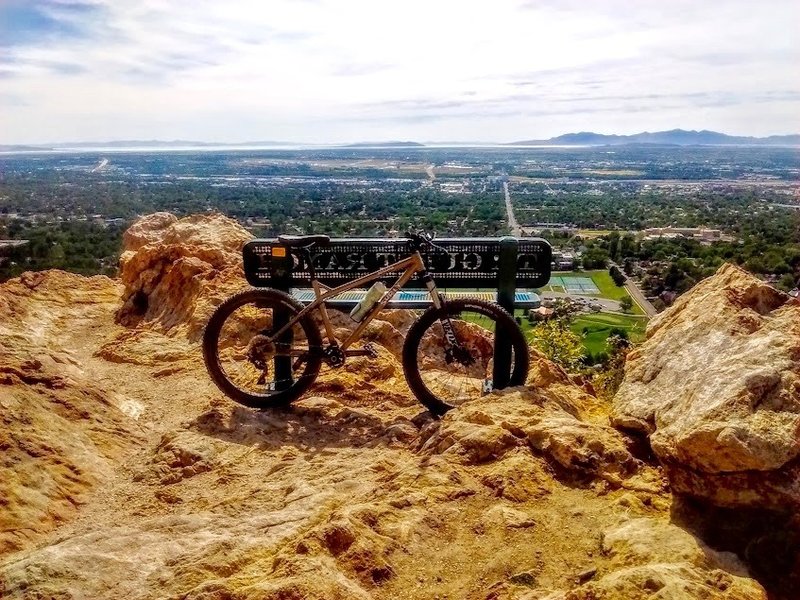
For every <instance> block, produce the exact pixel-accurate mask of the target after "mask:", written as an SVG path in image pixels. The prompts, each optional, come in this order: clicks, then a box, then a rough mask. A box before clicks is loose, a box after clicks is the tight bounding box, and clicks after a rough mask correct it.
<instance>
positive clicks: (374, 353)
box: [364, 342, 378, 358]
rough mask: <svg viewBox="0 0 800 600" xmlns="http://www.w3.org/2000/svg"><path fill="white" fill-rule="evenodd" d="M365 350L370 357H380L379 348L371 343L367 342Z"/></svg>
mask: <svg viewBox="0 0 800 600" xmlns="http://www.w3.org/2000/svg"><path fill="white" fill-rule="evenodd" d="M364 351H365V352H366V353H367V356H369V357H370V358H378V349H377V348H376V347H375V346H373V345H372V344H371V343H369V342H367V343H366V344H364Z"/></svg>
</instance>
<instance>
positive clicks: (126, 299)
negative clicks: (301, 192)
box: [117, 213, 252, 339]
mask: <svg viewBox="0 0 800 600" xmlns="http://www.w3.org/2000/svg"><path fill="white" fill-rule="evenodd" d="M251 237H252V235H251V234H250V233H248V232H247V231H246V230H245V229H243V228H242V227H241V226H240V225H239V224H238V223H236V221H234V220H232V219H229V218H227V217H225V216H223V215H220V214H216V213H214V214H206V215H193V216H190V217H185V218H183V219H177V218H176V217H175V216H174V215H171V214H169V213H156V214H153V215H148V216H146V217H142V218H141V219H139V220H138V221H137V222H136V223H134V224H133V225H132V226H131V228H130V229H129V230H128V231H127V232H126V233H125V236H124V247H123V253H122V257H121V258H120V280H121V282H122V284H123V285H124V286H125V291H124V293H123V298H122V300H123V303H122V307H121V308H120V309H119V311H118V313H117V317H118V319H119V321H120V322H121V323H123V324H124V325H127V326H134V325H137V324H139V323H144V324H147V325H148V327H149V328H150V329H154V330H157V331H160V332H162V333H167V334H169V335H171V336H174V335H177V334H178V333H182V334H185V335H188V336H189V337H191V338H192V339H195V338H197V336H198V335H199V333H200V331H201V330H202V328H203V326H204V325H205V322H206V321H207V320H208V317H209V315H210V313H211V311H212V310H213V307H214V306H215V305H216V304H219V303H220V302H222V300H224V299H225V297H227V296H228V295H230V294H231V293H232V292H233V291H235V290H237V289H240V288H242V287H244V286H246V283H245V282H244V278H243V275H242V267H241V262H242V260H241V251H242V246H243V245H244V243H245V242H246V241H248V240H249V239H250V238H251Z"/></svg>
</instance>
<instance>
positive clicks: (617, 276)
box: [608, 265, 625, 287]
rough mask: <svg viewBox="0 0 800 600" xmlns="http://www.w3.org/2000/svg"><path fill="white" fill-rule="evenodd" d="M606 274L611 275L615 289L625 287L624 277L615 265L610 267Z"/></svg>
mask: <svg viewBox="0 0 800 600" xmlns="http://www.w3.org/2000/svg"><path fill="white" fill-rule="evenodd" d="M608 274H609V275H611V279H613V280H614V284H616V286H617V287H622V286H623V285H625V275H623V273H622V271H620V270H619V267H618V266H617V265H611V268H610V269H609V270H608Z"/></svg>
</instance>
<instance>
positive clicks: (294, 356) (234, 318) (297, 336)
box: [203, 289, 322, 408]
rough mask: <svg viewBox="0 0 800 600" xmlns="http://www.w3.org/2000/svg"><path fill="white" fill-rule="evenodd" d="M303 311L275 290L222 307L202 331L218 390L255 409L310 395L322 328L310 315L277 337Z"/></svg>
mask: <svg viewBox="0 0 800 600" xmlns="http://www.w3.org/2000/svg"><path fill="white" fill-rule="evenodd" d="M301 310H303V305H302V304H300V303H299V302H298V301H297V300H295V299H294V298H292V297H291V296H290V295H289V294H285V293H284V292H281V291H278V290H273V289H258V290H247V291H244V292H240V293H239V294H236V295H235V296H232V297H230V298H228V299H227V300H226V301H225V302H223V303H222V304H220V305H219V306H218V307H217V309H216V310H215V311H214V314H213V315H211V318H210V319H209V321H208V324H207V325H206V329H205V331H204V332H203V358H204V360H205V363H206V368H207V369H208V372H209V374H210V375H211V379H213V380H214V383H216V384H217V387H219V389H220V390H222V391H223V392H224V393H225V394H226V395H227V396H229V397H230V398H232V399H233V400H235V401H236V402H239V403H240V404H244V405H245V406H249V407H251V408H269V407H272V406H276V405H280V404H286V403H288V402H291V401H293V400H296V399H297V398H299V397H300V396H301V395H302V394H303V393H304V392H305V391H306V390H308V388H309V387H310V386H311V384H312V383H314V380H315V379H316V377H317V374H318V373H319V369H320V366H321V362H322V359H321V348H322V337H321V335H320V332H319V328H318V327H317V325H316V324H315V323H314V320H313V319H312V318H311V317H310V316H308V315H306V316H304V317H303V318H302V319H299V320H298V321H296V322H295V323H293V325H292V326H291V327H289V328H288V329H286V331H285V332H284V333H282V334H281V335H280V336H279V337H276V336H275V334H277V333H278V332H279V330H280V329H281V327H282V326H283V324H284V323H288V322H289V321H290V320H291V319H293V318H294V317H296V316H297V314H298V313H299V312H300V311H301Z"/></svg>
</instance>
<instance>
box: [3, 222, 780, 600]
mask: <svg viewBox="0 0 800 600" xmlns="http://www.w3.org/2000/svg"><path fill="white" fill-rule="evenodd" d="M245 235H246V233H243V231H242V230H240V229H239V228H238V226H236V225H235V224H233V223H232V222H230V221H227V220H224V219H222V218H220V217H217V216H213V215H212V216H208V215H206V216H202V217H194V218H189V219H181V220H178V219H175V218H174V217H172V216H170V215H157V216H152V217H149V218H145V219H143V220H141V221H139V222H138V223H137V225H136V226H134V227H133V228H132V229H131V230H130V231H129V232H128V234H127V235H126V244H127V250H128V251H127V253H126V256H125V257H124V258H123V267H122V284H123V285H120V284H119V283H118V282H114V281H112V280H110V279H107V278H83V277H78V276H75V275H68V274H64V273H58V272H51V273H45V274H35V275H34V274H26V275H25V276H23V277H22V278H20V279H18V280H13V281H10V282H8V283H5V284H2V285H0V335H2V343H0V597H2V598H3V599H5V598H10V599H25V598H107V597H108V598H111V597H113V598H132V599H141V600H145V599H150V598H187V599H197V600H200V599H203V600H222V599H228V598H236V599H253V600H255V599H259V600H262V599H273V600H278V599H281V600H285V599H289V598H309V599H325V600H330V599H333V600H336V599H351V598H358V599H365V600H366V599H382V598H386V599H389V598H398V597H403V598H420V599H423V598H424V599H427V598H432V597H440V598H469V599H473V600H484V599H485V600H489V599H491V600H500V599H512V598H513V599H529V600H532V599H534V598H535V599H539V600H541V599H543V598H551V599H561V598H564V599H566V598H569V599H576V598H582V599H586V600H589V599H590V598H591V599H599V598H603V599H609V600H623V599H626V600H627V599H630V598H640V597H642V598H644V597H661V598H697V597H701V598H709V599H715V598H719V599H722V598H724V599H730V600H734V599H735V600H740V599H741V600H744V599H747V600H749V599H754V600H755V599H758V600H761V599H763V598H765V595H764V592H763V590H762V588H761V586H760V585H759V584H758V583H757V582H755V581H754V580H753V579H751V578H749V577H748V575H747V572H746V570H745V569H744V567H743V566H742V564H741V563H740V562H739V561H738V560H737V559H736V558H735V557H733V556H732V555H729V554H726V553H722V552H716V551H714V550H711V549H710V548H708V547H707V546H706V545H705V544H703V543H702V542H701V541H699V540H698V539H697V538H695V537H694V536H692V535H690V534H688V533H687V532H686V531H684V530H683V529H681V528H680V527H679V526H678V525H676V524H674V523H671V522H670V506H671V503H672V500H673V498H672V496H671V493H670V491H669V489H668V488H667V487H666V486H665V485H664V480H663V473H662V470H661V468H660V467H659V466H658V465H656V464H653V463H651V462H648V460H647V457H646V456H644V455H643V453H641V452H640V449H639V447H638V446H637V443H636V442H635V441H634V440H632V439H630V438H628V437H627V436H625V435H623V434H622V433H620V432H619V431H617V430H615V429H613V428H611V427H609V425H608V408H607V406H606V405H605V404H604V403H603V402H601V401H599V400H598V399H597V398H596V397H594V396H593V395H592V394H591V393H589V391H587V390H588V389H589V388H588V386H579V385H576V383H575V382H574V381H573V380H572V378H571V377H570V376H569V375H568V374H567V373H566V372H564V371H563V370H562V369H560V368H559V367H557V366H556V365H554V364H553V363H551V362H550V361H547V360H546V359H544V358H543V357H542V356H541V355H539V354H537V353H533V355H532V368H531V374H530V377H529V380H528V382H527V385H526V386H522V387H520V388H517V389H512V390H506V391H503V392H496V393H494V394H491V395H489V396H487V397H485V398H482V399H481V400H478V401H472V402H468V403H465V404H463V405H462V406H460V407H459V408H458V409H456V410H454V411H451V412H450V413H448V415H447V416H446V417H445V418H444V419H442V420H441V421H435V420H434V419H432V418H431V416H430V415H429V414H427V413H426V412H425V411H424V410H423V409H422V407H421V406H420V405H419V404H418V403H417V402H416V401H415V399H414V398H413V397H411V395H410V393H409V391H408V388H407V387H406V384H405V381H404V378H403V372H402V366H401V365H400V362H399V361H398V349H399V347H400V346H399V340H401V338H402V332H403V331H404V330H405V329H406V328H407V327H408V315H407V314H404V313H392V314H388V315H387V319H386V321H385V322H383V323H376V324H375V326H374V329H371V330H370V337H371V338H372V341H373V343H374V345H375V346H376V349H377V353H378V357H377V359H375V360H367V359H366V358H363V357H362V358H356V359H355V360H348V362H347V363H346V365H345V366H344V368H342V369H339V370H333V369H324V370H323V373H322V374H321V376H320V378H319V380H318V381H317V383H316V384H315V386H314V387H313V388H312V389H311V390H310V392H309V393H308V394H307V395H306V397H304V398H302V399H301V400H299V401H297V402H295V403H294V404H293V405H292V406H291V407H288V408H283V409H280V410H278V409H276V410H270V411H264V412H259V411H253V410H249V409H245V408H244V407H241V406H239V405H236V404H234V403H232V402H231V401H229V400H228V399H226V398H225V397H224V396H222V394H220V393H219V391H218V390H217V389H216V388H215V387H214V386H213V384H212V383H211V382H210V380H209V378H208V375H207V374H206V372H205V369H204V366H203V364H202V360H201V358H200V352H199V348H198V343H197V336H198V334H199V331H200V330H201V328H202V325H203V322H204V319H205V318H206V316H207V314H208V312H209V311H210V310H212V309H213V306H214V305H215V303H217V302H219V301H220V300H221V299H222V298H223V297H225V296H226V295H227V294H228V293H229V292H230V291H231V290H233V289H239V288H240V287H242V286H243V285H245V284H244V280H243V278H242V274H241V270H240V267H239V266H238V265H239V261H240V254H239V252H240V250H239V247H240V245H241V243H242V242H243V241H244V239H245V237H244V236H245ZM121 305H122V308H120V306H121ZM337 326H340V327H348V326H349V325H348V323H347V320H346V318H345V317H341V318H340V317H337Z"/></svg>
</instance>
